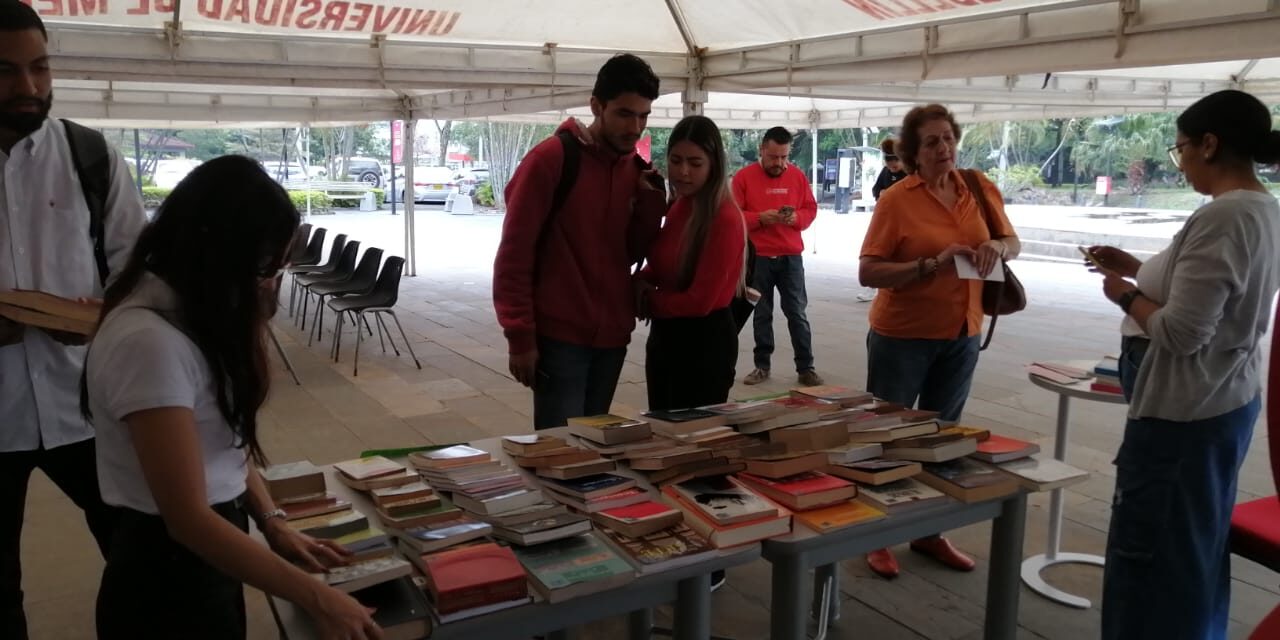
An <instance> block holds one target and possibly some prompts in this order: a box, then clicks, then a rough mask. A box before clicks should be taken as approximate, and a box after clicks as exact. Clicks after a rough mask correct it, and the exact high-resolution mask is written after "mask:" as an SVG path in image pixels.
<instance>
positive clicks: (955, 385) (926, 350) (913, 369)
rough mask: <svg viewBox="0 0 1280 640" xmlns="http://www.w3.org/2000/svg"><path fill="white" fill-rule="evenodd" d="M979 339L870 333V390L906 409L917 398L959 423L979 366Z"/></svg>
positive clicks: (922, 406)
mask: <svg viewBox="0 0 1280 640" xmlns="http://www.w3.org/2000/svg"><path fill="white" fill-rule="evenodd" d="M978 338H979V336H966V337H962V338H955V339H952V340H937V339H928V338H890V337H888V336H882V335H880V334H878V333H876V332H875V330H871V331H868V332H867V391H870V392H871V393H872V394H874V395H875V396H876V397H877V398H880V399H881V400H888V401H890V402H896V403H898V404H901V405H905V406H907V407H911V406H915V405H916V400H917V399H919V406H918V407H917V408H919V409H922V410H925V411H937V412H938V417H939V418H940V419H941V420H944V421H947V422H955V421H957V420H959V419H960V414H961V413H962V412H963V411H964V403H965V400H967V399H968V397H969V386H970V385H971V384H972V383H973V371H974V369H976V368H977V366H978V346H979V343H978Z"/></svg>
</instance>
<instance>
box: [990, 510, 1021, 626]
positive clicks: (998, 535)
mask: <svg viewBox="0 0 1280 640" xmlns="http://www.w3.org/2000/svg"><path fill="white" fill-rule="evenodd" d="M1026 519H1027V495H1026V494H1025V493H1023V492H1021V491H1019V492H1018V493H1017V494H1015V495H1013V496H1010V497H1009V498H1007V499H1005V501H1004V504H1003V506H1002V507H1001V509H1000V515H999V516H997V517H996V519H995V521H994V522H992V524H991V572H990V574H989V575H988V576H987V615H986V624H985V632H984V633H983V637H984V638H986V640H1014V638H1016V637H1017V635H1018V595H1019V593H1020V590H1019V587H1018V566H1019V561H1018V559H1019V558H1021V557H1022V539H1023V535H1024V533H1025V528H1026Z"/></svg>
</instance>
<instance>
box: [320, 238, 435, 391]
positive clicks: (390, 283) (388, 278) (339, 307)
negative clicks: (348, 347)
mask: <svg viewBox="0 0 1280 640" xmlns="http://www.w3.org/2000/svg"><path fill="white" fill-rule="evenodd" d="M403 271H404V258H401V257H399V256H391V257H390V258H387V262H386V263H385V264H383V265H382V272H381V273H379V274H378V282H377V284H375V285H374V287H373V291H370V292H369V293H367V294H364V295H357V296H342V297H341V298H330V299H329V302H328V305H329V308H330V309H333V312H334V313H336V314H338V326H337V327H335V328H334V330H333V359H334V361H335V362H336V361H337V360H338V354H339V349H340V348H341V346H342V324H343V318H344V317H345V316H346V314H350V315H351V316H352V317H353V318H354V320H355V324H356V355H355V362H354V363H353V364H352V366H351V375H352V376H353V377H354V376H357V375H360V342H361V339H362V338H363V335H362V334H361V332H360V323H361V321H365V317H364V316H365V314H366V313H367V314H372V315H373V317H374V320H375V321H376V323H377V325H378V340H379V341H381V340H382V333H383V332H384V331H385V332H386V334H387V341H388V342H390V343H391V348H392V349H394V350H395V352H396V355H397V356H399V355H400V349H398V348H396V342H395V340H394V339H393V338H392V337H391V331H390V329H389V328H388V327H387V325H386V324H385V323H384V322H383V320H382V316H383V314H386V315H389V316H391V319H392V320H395V322H396V328H397V329H399V330H400V338H401V339H402V340H404V346H405V348H406V349H408V350H409V355H410V356H411V357H412V358H413V364H415V365H417V367H418V368H419V369H421V368H422V363H421V362H418V355H417V354H415V353H414V352H413V345H412V344H410V342H409V337H408V336H407V335H406V334H405V332H404V327H403V326H402V325H401V324H400V318H398V317H396V312H395V310H393V309H392V307H394V306H395V304H396V301H397V300H399V299H400V275H401V273H402V272H403ZM366 322H367V321H366ZM366 326H367V325H366ZM383 349H384V350H385V349H386V347H385V346H384V347H383Z"/></svg>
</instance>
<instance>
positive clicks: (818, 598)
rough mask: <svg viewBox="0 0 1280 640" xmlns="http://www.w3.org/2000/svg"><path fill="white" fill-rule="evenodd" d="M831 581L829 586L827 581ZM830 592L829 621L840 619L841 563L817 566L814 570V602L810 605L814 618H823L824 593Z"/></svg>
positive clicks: (828, 601) (810, 612) (810, 613)
mask: <svg viewBox="0 0 1280 640" xmlns="http://www.w3.org/2000/svg"><path fill="white" fill-rule="evenodd" d="M828 580H830V581H831V586H830V587H828V586H827V581H828ZM824 593H826V594H828V598H827V601H826V602H825V604H826V605H827V622H835V621H837V620H839V619H840V565H838V564H826V565H822V566H821V567H815V568H814V570H813V603H812V605H811V606H810V607H809V615H810V616H811V617H812V618H813V619H814V620H820V619H821V618H822V605H823V604H824V603H823V601H822V595H823V594H824Z"/></svg>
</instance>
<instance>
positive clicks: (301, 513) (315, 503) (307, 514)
mask: <svg viewBox="0 0 1280 640" xmlns="http://www.w3.org/2000/svg"><path fill="white" fill-rule="evenodd" d="M276 506H277V507H279V508H280V510H281V511H284V518H285V520H302V519H304V518H312V517H315V516H322V515H324V514H326V513H337V512H339V511H346V510H348V509H350V508H351V503H350V502H348V501H346V500H343V499H342V498H339V497H338V496H336V495H333V494H332V493H326V494H324V495H322V496H314V497H310V498H309V499H306V500H300V501H297V502H277V503H276Z"/></svg>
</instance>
